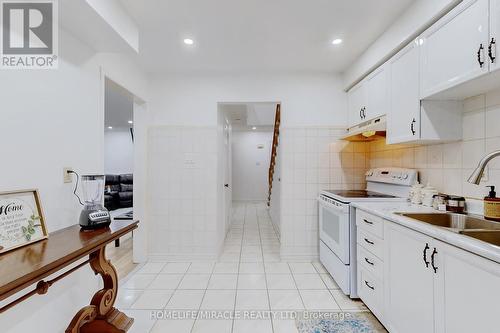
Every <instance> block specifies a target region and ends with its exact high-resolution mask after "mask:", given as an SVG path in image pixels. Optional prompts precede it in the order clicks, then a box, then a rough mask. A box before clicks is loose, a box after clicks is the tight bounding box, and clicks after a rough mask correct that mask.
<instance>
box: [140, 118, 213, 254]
mask: <svg viewBox="0 0 500 333" xmlns="http://www.w3.org/2000/svg"><path fill="white" fill-rule="evenodd" d="M216 139H217V128H216V127H163V126H162V127H152V128H150V130H149V140H148V147H149V149H148V155H149V156H148V159H149V161H148V168H149V169H148V189H149V191H148V204H149V207H148V215H149V220H150V221H151V223H150V225H149V228H148V233H149V242H148V243H149V253H150V257H151V258H153V259H154V258H155V257H157V258H158V259H164V258H169V259H172V258H175V257H210V256H214V257H215V256H216V255H217V250H218V249H217V229H216V207H217V198H216V195H217V192H216V176H217V140H216Z"/></svg>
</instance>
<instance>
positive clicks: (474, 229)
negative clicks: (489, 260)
mask: <svg viewBox="0 0 500 333" xmlns="http://www.w3.org/2000/svg"><path fill="white" fill-rule="evenodd" d="M397 214H398V215H401V216H405V217H408V218H411V219H414V220H417V221H420V222H425V223H428V224H432V225H435V226H438V227H441V228H445V229H448V230H450V231H453V232H456V233H459V234H462V235H465V236H469V237H472V238H475V239H478V240H481V241H483V242H487V243H490V244H493V245H496V246H500V222H494V221H488V220H485V219H483V218H480V217H477V216H474V215H466V214H455V213H397Z"/></svg>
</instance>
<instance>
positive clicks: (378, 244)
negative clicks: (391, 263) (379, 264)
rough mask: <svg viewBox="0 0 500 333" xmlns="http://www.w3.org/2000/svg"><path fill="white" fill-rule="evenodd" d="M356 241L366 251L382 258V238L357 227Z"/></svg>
mask: <svg viewBox="0 0 500 333" xmlns="http://www.w3.org/2000/svg"><path fill="white" fill-rule="evenodd" d="M356 238H357V242H358V244H359V245H361V246H362V247H363V248H364V249H365V250H367V251H368V252H370V253H372V254H374V255H376V256H377V257H378V258H379V259H381V258H383V254H384V246H383V245H384V244H383V243H384V240H383V239H381V238H379V237H377V236H375V235H373V234H370V233H368V232H365V231H364V230H363V229H361V228H358V230H357V236H356Z"/></svg>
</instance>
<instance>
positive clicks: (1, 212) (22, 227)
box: [0, 191, 47, 253]
mask: <svg viewBox="0 0 500 333" xmlns="http://www.w3.org/2000/svg"><path fill="white" fill-rule="evenodd" d="M44 238H47V231H46V229H45V224H44V220H43V214H42V211H41V207H40V204H39V200H38V193H37V192H36V191H24V192H15V193H4V194H1V195H0V253H1V252H5V251H8V250H11V249H14V248H16V247H19V246H23V245H26V244H29V243H33V242H36V241H39V240H41V239H44Z"/></svg>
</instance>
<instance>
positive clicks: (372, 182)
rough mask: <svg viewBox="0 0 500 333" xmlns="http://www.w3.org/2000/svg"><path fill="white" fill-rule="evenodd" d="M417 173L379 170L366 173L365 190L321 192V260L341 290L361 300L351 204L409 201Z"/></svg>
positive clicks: (408, 170)
mask: <svg viewBox="0 0 500 333" xmlns="http://www.w3.org/2000/svg"><path fill="white" fill-rule="evenodd" d="M417 178H418V173H417V171H416V170H412V169H403V168H377V169H371V170H369V171H368V172H367V173H366V182H367V186H366V190H352V191H351V190H327V191H322V192H321V194H320V196H319V198H318V201H319V236H320V242H319V243H320V250H319V252H320V261H321V263H322V264H323V266H325V268H326V269H327V270H328V272H329V273H330V275H331V276H332V277H333V279H334V280H335V282H336V283H337V284H338V285H339V287H340V289H341V290H342V291H343V292H344V293H345V294H346V295H349V296H350V297H351V298H358V294H357V287H356V216H355V209H354V208H352V207H351V206H350V203H351V202H359V201H370V202H377V201H380V202H388V201H396V202H397V201H399V202H402V201H406V200H407V198H408V194H409V191H410V187H411V185H413V184H414V183H415V181H416V180H417Z"/></svg>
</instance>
